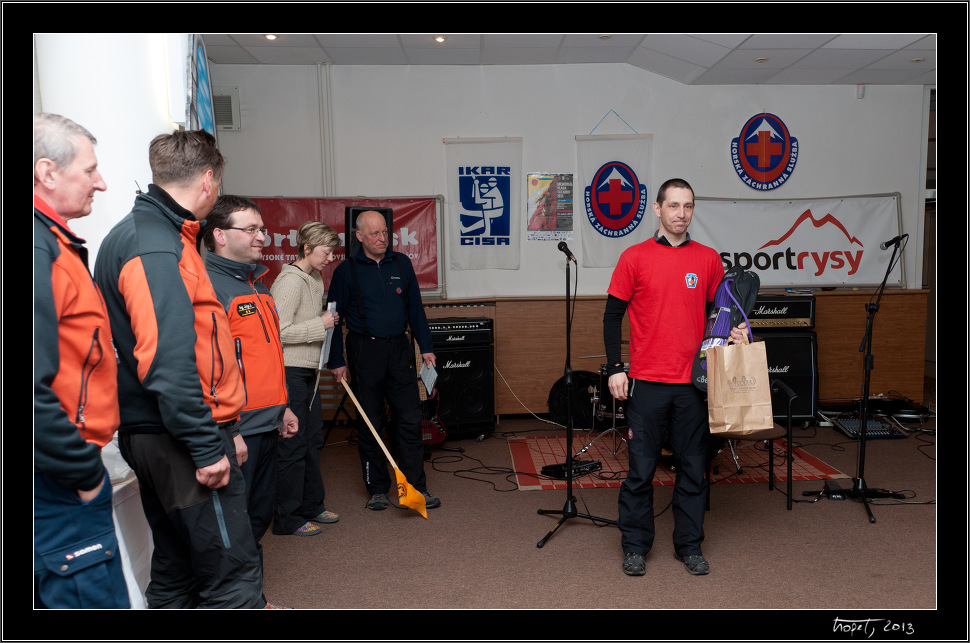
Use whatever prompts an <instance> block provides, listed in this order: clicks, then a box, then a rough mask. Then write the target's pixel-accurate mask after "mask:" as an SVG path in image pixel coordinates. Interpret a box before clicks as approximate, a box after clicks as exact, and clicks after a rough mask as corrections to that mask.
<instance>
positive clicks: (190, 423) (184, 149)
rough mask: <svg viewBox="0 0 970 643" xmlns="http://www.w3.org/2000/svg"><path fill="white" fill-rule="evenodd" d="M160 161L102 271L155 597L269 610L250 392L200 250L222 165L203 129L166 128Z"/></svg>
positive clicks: (124, 437) (154, 603) (113, 239)
mask: <svg viewBox="0 0 970 643" xmlns="http://www.w3.org/2000/svg"><path fill="white" fill-rule="evenodd" d="M149 162H150V164H151V168H152V179H153V183H152V185H150V186H149V188H148V193H147V194H139V195H138V196H137V197H136V198H135V204H134V207H133V209H132V211H131V213H130V214H128V215H127V216H126V217H125V218H123V219H122V220H121V221H120V222H119V223H118V224H117V225H116V226H115V227H114V228H113V229H112V230H111V232H110V233H109V234H108V235H107V237H105V239H104V242H103V243H102V245H101V248H100V251H99V252H98V258H97V261H96V263H95V269H94V277H95V280H96V281H97V283H98V285H99V286H100V287H101V290H102V292H103V293H104V297H105V301H106V303H107V307H108V314H109V318H110V320H111V330H112V333H113V334H114V337H115V343H116V345H117V348H118V354H119V359H120V362H119V367H118V395H119V398H120V400H121V428H120V432H119V445H120V447H121V453H122V455H123V456H124V458H125V460H126V461H127V462H128V464H129V465H130V466H131V468H132V469H133V470H134V471H135V473H136V475H137V476H138V482H139V485H140V489H141V498H142V505H143V507H144V509H145V515H146V517H147V518H148V523H149V525H150V526H151V528H152V536H153V541H154V545H155V551H154V553H153V556H152V567H151V582H150V583H149V586H148V590H147V591H146V598H147V600H148V606H149V607H151V608H188V607H217V608H236V607H241V608H253V607H256V608H262V607H265V600H264V599H263V598H262V571H261V566H260V564H259V558H258V555H257V552H256V544H255V541H254V539H253V534H252V529H251V527H250V525H249V520H248V518H247V516H246V484H245V481H244V479H243V475H242V472H241V470H240V469H239V466H238V464H237V463H236V453H235V447H234V443H233V435H234V433H235V431H236V430H235V423H236V420H238V418H239V413H240V410H241V409H242V407H243V404H244V402H245V394H246V393H245V389H244V387H243V381H242V377H241V375H240V372H239V367H238V365H237V363H236V358H235V349H234V346H233V341H232V337H231V335H230V332H229V324H228V320H227V319H226V314H225V310H224V309H223V307H222V304H220V303H219V300H218V298H217V297H216V294H215V291H214V290H213V288H212V285H211V283H210V282H209V278H208V276H207V275H206V271H205V266H204V265H203V262H202V258H201V256H200V255H199V252H198V246H197V239H198V235H199V231H200V227H201V221H203V220H204V219H205V217H206V215H207V214H208V213H209V211H210V210H211V209H212V206H213V204H214V203H215V201H216V198H217V197H218V191H219V184H220V182H221V179H222V169H223V166H224V163H225V160H224V158H223V157H222V154H221V153H220V152H219V150H218V149H217V148H216V146H215V139H214V138H213V137H212V136H211V135H209V134H208V133H206V132H204V131H201V130H194V131H180V132H175V133H173V134H166V135H160V136H157V137H155V139H153V140H152V142H151V145H150V146H149ZM200 383H201V386H200Z"/></svg>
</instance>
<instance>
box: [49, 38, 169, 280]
mask: <svg viewBox="0 0 970 643" xmlns="http://www.w3.org/2000/svg"><path fill="white" fill-rule="evenodd" d="M167 46H170V43H167V42H166V38H165V36H164V35H163V34H98V35H94V34H36V35H35V36H34V110H35V111H45V112H52V113H55V114H61V115H62V116H66V117H68V118H70V119H71V120H73V121H75V122H77V123H79V124H80V125H82V126H83V127H85V128H86V129H87V130H88V131H89V132H91V133H92V134H93V135H94V137H95V138H96V139H98V144H97V145H96V146H95V154H96V155H97V157H98V169H99V171H100V172H101V175H102V177H104V181H105V184H106V185H107V186H108V189H107V190H106V191H104V192H98V193H97V194H95V197H94V206H93V207H92V210H91V214H89V215H88V216H86V217H83V218H81V219H74V220H72V221H71V223H70V226H71V230H73V231H74V233H75V234H77V235H78V236H80V237H81V238H83V239H85V240H86V241H87V247H88V250H89V253H90V259H89V264H90V266H91V268H92V270H93V269H94V259H95V256H96V254H97V251H98V248H99V246H100V245H101V241H102V239H104V237H105V235H107V234H108V231H109V230H111V227H112V226H114V224H115V223H117V222H118V221H119V220H121V218H122V217H124V216H125V215H126V214H128V212H130V211H131V206H132V203H133V202H134V200H135V190H136V189H137V188H138V186H140V187H141V189H142V190H147V189H148V184H149V183H151V180H152V173H151V168H150V167H149V164H148V143H149V142H150V141H151V140H152V139H153V138H154V137H155V136H157V135H158V134H163V133H166V132H171V131H173V130H174V129H175V128H176V124H175V122H174V121H173V118H172V114H171V110H170V107H169V92H168V74H169V73H170V72H169V69H168V68H167V58H166V55H167V53H168V51H167V49H166V48H167ZM179 116H181V117H184V115H179Z"/></svg>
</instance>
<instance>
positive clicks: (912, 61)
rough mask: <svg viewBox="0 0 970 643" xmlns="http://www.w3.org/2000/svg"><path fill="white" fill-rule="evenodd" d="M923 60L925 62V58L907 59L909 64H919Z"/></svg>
mask: <svg viewBox="0 0 970 643" xmlns="http://www.w3.org/2000/svg"><path fill="white" fill-rule="evenodd" d="M924 60H926V58H910V59H909V62H911V63H921V62H923V61H924Z"/></svg>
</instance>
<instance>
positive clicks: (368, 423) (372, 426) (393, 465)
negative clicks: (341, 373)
mask: <svg viewBox="0 0 970 643" xmlns="http://www.w3.org/2000/svg"><path fill="white" fill-rule="evenodd" d="M340 383H341V384H343V385H344V388H345V389H346V390H347V395H349V396H350V399H352V400H353V401H354V406H356V407H357V410H358V411H359V412H360V416H361V417H362V418H364V422H367V427H368V428H369V429H370V432H371V433H373V434H374V438H375V439H376V440H377V444H379V445H381V451H383V452H384V455H386V456H387V460H388V461H389V462H390V463H391V466H392V467H394V468H395V469H397V468H398V466H397V464H396V463H395V462H394V458H392V457H391V454H390V453H389V452H388V450H387V447H386V446H384V443H383V442H381V436H379V435H378V434H377V431H376V430H375V429H374V425H373V424H371V423H370V418H368V417H367V414H366V413H364V409H362V408H360V402H358V401H357V398H356V397H354V392H353V391H351V390H350V385H349V384H347V380H343V379H342V380H340Z"/></svg>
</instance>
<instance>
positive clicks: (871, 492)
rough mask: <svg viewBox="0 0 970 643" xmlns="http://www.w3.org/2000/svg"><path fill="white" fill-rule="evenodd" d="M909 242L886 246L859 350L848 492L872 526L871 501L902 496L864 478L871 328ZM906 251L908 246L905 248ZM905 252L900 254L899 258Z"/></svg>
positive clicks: (899, 240) (870, 365)
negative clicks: (889, 249) (853, 465)
mask: <svg viewBox="0 0 970 643" xmlns="http://www.w3.org/2000/svg"><path fill="white" fill-rule="evenodd" d="M908 238H909V235H906V234H904V235H901V236H899V237H896V239H894V240H893V241H891V242H887V243H886V244H883V249H885V246H888V245H889V244H890V243H891V244H892V246H893V254H892V256H891V257H890V258H889V267H888V268H887V269H886V276H885V277H883V279H882V283H881V284H880V285H879V288H878V289H877V290H876V292H875V293H873V296H874V297H875V298H876V300H875V303H873V302H872V300H871V299H870V302H869V303H868V304H866V334H865V337H863V339H862V345H861V346H859V352H864V353H865V357H864V358H863V362H862V371H863V375H862V400H861V408H860V416H859V420H860V423H861V425H860V429H859V463H858V466H857V474H856V477H855V478H853V479H852V488H851V489H848V490H847V491H846V497H848V498H852V499H854V500H861V501H862V504H863V505H864V506H865V508H866V513H867V514H868V515H869V522H870V523H874V522H876V517H875V516H873V515H872V508H871V507H870V506H869V499H870V498H902V497H903V496H902V494H899V493H895V492H892V491H886V490H884V489H869V488H868V487H867V486H866V478H865V468H866V428H867V424H868V417H869V381H870V378H871V373H872V368H873V360H872V324H873V321H874V320H875V317H876V313H877V312H879V302H880V301H881V300H882V293H883V291H884V290H885V289H886V281H887V280H888V279H889V273H890V272H891V271H892V269H893V265H894V263H895V260H896V251H897V250H898V249H899V243H900V242H902V241H905V240H906V239H908ZM904 247H905V244H904ZM901 255H902V251H900V256H901Z"/></svg>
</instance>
